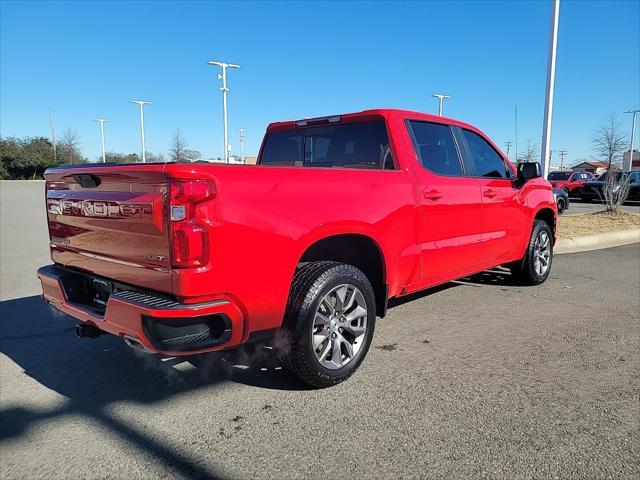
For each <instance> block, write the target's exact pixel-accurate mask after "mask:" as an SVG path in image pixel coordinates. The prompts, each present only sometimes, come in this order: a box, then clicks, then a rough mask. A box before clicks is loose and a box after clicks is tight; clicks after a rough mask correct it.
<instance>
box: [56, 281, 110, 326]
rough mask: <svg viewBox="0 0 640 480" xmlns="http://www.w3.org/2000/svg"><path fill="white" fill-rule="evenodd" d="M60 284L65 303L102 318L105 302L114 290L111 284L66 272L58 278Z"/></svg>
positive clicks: (105, 306)
mask: <svg viewBox="0 0 640 480" xmlns="http://www.w3.org/2000/svg"><path fill="white" fill-rule="evenodd" d="M60 283H61V284H62V289H63V291H64V295H65V297H66V300H67V302H69V303H70V304H71V305H73V306H75V307H78V308H81V309H82V310H84V311H86V312H88V313H90V314H92V315H94V316H97V317H103V316H104V312H105V310H106V308H107V301H108V300H109V296H110V295H111V294H112V293H113V290H114V285H113V283H112V282H110V281H108V280H105V279H101V278H94V277H91V276H89V275H83V274H80V273H73V272H68V273H66V274H64V275H63V276H62V277H61V278H60Z"/></svg>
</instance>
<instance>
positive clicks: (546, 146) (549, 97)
mask: <svg viewBox="0 0 640 480" xmlns="http://www.w3.org/2000/svg"><path fill="white" fill-rule="evenodd" d="M559 17H560V0H551V28H550V30H551V31H550V36H549V58H548V59H547V89H546V95H545V103H544V120H543V122H544V123H543V124H542V164H543V170H542V176H543V177H544V178H547V175H548V174H549V164H550V162H551V158H550V153H549V152H550V150H551V120H552V119H553V92H554V86H555V82H556V50H557V47H558V19H559Z"/></svg>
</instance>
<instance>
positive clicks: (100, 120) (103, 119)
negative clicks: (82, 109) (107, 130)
mask: <svg viewBox="0 0 640 480" xmlns="http://www.w3.org/2000/svg"><path fill="white" fill-rule="evenodd" d="M93 121H94V122H110V121H111V120H109V119H107V118H94V119H93Z"/></svg>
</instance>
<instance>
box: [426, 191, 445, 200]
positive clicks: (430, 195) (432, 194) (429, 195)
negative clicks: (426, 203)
mask: <svg viewBox="0 0 640 480" xmlns="http://www.w3.org/2000/svg"><path fill="white" fill-rule="evenodd" d="M424 198H426V199H427V200H438V199H440V198H442V194H441V193H440V192H439V191H437V190H431V191H429V192H427V191H425V192H424Z"/></svg>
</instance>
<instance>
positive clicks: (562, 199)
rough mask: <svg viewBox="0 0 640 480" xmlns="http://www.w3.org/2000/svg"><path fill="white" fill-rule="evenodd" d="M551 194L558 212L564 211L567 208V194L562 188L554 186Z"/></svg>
mask: <svg viewBox="0 0 640 480" xmlns="http://www.w3.org/2000/svg"><path fill="white" fill-rule="evenodd" d="M553 196H554V197H555V199H556V205H557V206H558V214H559V215H560V214H562V213H564V211H565V210H566V209H567V208H569V194H568V193H567V191H566V190H565V189H564V188H554V189H553Z"/></svg>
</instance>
